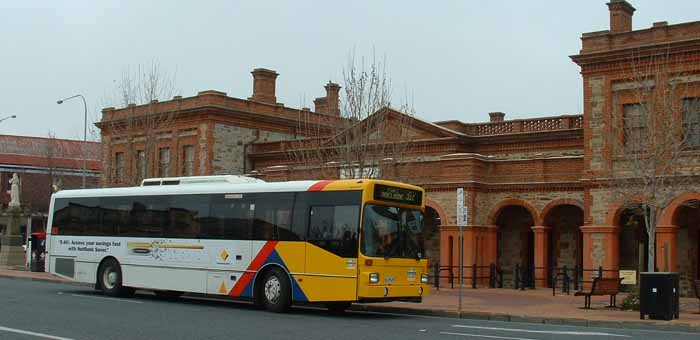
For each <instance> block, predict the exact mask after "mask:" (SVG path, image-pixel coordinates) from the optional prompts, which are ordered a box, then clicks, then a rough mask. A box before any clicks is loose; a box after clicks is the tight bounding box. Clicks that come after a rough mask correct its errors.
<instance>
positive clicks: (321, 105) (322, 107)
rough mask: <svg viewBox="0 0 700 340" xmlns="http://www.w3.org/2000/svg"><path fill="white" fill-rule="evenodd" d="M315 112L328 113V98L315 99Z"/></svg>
mask: <svg viewBox="0 0 700 340" xmlns="http://www.w3.org/2000/svg"><path fill="white" fill-rule="evenodd" d="M314 112H318V113H328V98H326V97H320V98H316V99H314Z"/></svg>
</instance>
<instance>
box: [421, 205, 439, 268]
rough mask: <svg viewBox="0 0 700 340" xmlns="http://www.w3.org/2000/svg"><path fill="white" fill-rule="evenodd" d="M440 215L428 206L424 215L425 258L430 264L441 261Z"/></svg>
mask: <svg viewBox="0 0 700 340" xmlns="http://www.w3.org/2000/svg"><path fill="white" fill-rule="evenodd" d="M440 224H441V220H440V214H438V212H437V210H435V209H433V208H431V207H429V206H426V207H425V214H424V215H423V247H424V248H425V254H424V256H425V258H427V259H428V261H429V262H430V263H437V262H439V261H440Z"/></svg>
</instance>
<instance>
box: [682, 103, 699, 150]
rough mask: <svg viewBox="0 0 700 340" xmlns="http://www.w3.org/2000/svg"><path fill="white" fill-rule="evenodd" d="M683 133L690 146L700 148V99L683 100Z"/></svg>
mask: <svg viewBox="0 0 700 340" xmlns="http://www.w3.org/2000/svg"><path fill="white" fill-rule="evenodd" d="M681 111H682V112H683V132H684V134H685V142H686V144H687V145H688V146H692V147H695V146H700V98H683V101H682V102H681Z"/></svg>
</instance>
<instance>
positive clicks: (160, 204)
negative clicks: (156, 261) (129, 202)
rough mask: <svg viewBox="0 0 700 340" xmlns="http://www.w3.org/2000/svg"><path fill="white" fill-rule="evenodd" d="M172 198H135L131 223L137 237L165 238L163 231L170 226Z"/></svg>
mask: <svg viewBox="0 0 700 340" xmlns="http://www.w3.org/2000/svg"><path fill="white" fill-rule="evenodd" d="M169 207H170V197H168V196H140V197H134V204H133V206H132V208H131V221H132V223H133V224H134V227H135V228H134V229H135V230H134V231H135V235H133V236H135V237H163V231H164V229H165V228H166V226H168V225H170V214H169V212H168V210H169Z"/></svg>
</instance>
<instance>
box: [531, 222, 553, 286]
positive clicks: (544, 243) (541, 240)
mask: <svg viewBox="0 0 700 340" xmlns="http://www.w3.org/2000/svg"><path fill="white" fill-rule="evenodd" d="M531 229H532V232H533V233H535V237H534V239H535V242H534V243H535V245H534V246H535V251H534V253H535V261H534V262H535V285H536V286H537V287H547V272H548V269H547V267H548V265H549V264H548V263H547V262H548V261H547V260H548V255H549V244H548V243H549V231H550V229H551V228H549V227H545V226H534V227H532V228H531Z"/></svg>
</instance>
